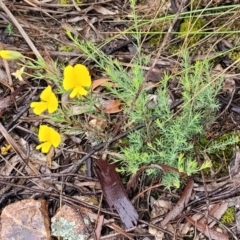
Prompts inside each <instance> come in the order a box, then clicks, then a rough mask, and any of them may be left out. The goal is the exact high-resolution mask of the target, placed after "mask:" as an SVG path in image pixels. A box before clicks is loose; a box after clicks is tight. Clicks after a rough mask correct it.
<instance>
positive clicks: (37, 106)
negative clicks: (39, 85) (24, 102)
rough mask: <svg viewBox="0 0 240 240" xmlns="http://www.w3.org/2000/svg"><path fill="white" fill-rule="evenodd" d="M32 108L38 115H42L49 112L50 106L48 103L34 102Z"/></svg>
mask: <svg viewBox="0 0 240 240" xmlns="http://www.w3.org/2000/svg"><path fill="white" fill-rule="evenodd" d="M30 107H31V108H32V109H33V112H34V113H35V114H36V115H40V114H41V113H42V112H44V111H45V110H47V108H48V106H47V103H46V102H32V103H31V105H30Z"/></svg>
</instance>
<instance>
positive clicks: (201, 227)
mask: <svg viewBox="0 0 240 240" xmlns="http://www.w3.org/2000/svg"><path fill="white" fill-rule="evenodd" d="M185 218H186V219H187V221H188V222H190V223H191V224H192V225H193V226H195V227H196V228H197V229H198V231H200V232H202V233H203V234H204V235H205V236H207V237H208V238H210V239H212V240H229V237H228V235H227V234H225V233H220V232H217V231H216V230H214V229H212V228H210V227H208V226H207V225H206V224H203V223H199V222H195V221H194V220H193V219H191V218H190V217H185Z"/></svg>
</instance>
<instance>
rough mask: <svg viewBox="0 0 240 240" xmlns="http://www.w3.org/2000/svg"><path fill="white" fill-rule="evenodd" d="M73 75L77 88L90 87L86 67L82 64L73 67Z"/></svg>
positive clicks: (89, 78)
mask: <svg viewBox="0 0 240 240" xmlns="http://www.w3.org/2000/svg"><path fill="white" fill-rule="evenodd" d="M74 75H75V78H76V79H75V81H76V82H77V85H78V86H83V87H90V86H91V77H90V74H89V71H88V69H87V68H86V66H84V65H82V64H76V65H75V66H74Z"/></svg>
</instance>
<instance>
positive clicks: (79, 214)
mask: <svg viewBox="0 0 240 240" xmlns="http://www.w3.org/2000/svg"><path fill="white" fill-rule="evenodd" d="M51 222H52V224H51V227H52V235H53V236H56V237H58V236H60V237H63V238H64V239H73V240H79V239H81V240H85V239H89V237H90V235H91V234H92V233H93V232H94V230H93V229H92V223H91V221H90V218H89V216H88V214H87V212H86V209H85V208H79V211H76V210H74V209H73V208H71V207H69V206H67V205H64V206H62V207H61V208H60V209H59V210H58V211H57V213H56V215H55V216H54V217H52V219H51Z"/></svg>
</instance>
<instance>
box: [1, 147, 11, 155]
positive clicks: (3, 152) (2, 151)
mask: <svg viewBox="0 0 240 240" xmlns="http://www.w3.org/2000/svg"><path fill="white" fill-rule="evenodd" d="M11 148H12V146H11V145H6V146H4V147H1V154H2V155H6V154H7V152H8V150H9V149H11Z"/></svg>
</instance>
